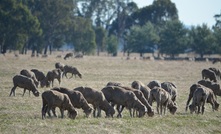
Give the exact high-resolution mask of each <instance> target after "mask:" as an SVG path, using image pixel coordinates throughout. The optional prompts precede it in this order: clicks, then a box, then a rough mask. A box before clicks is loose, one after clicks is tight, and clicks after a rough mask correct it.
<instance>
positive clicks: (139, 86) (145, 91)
mask: <svg viewBox="0 0 221 134" xmlns="http://www.w3.org/2000/svg"><path fill="white" fill-rule="evenodd" d="M131 86H132V87H133V88H135V89H139V90H140V91H141V92H142V93H143V94H144V96H145V98H146V99H147V100H149V97H150V88H149V87H147V86H146V85H144V84H143V83H142V82H141V81H133V82H132V84H131Z"/></svg>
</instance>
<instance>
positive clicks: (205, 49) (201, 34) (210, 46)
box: [190, 24, 215, 58]
mask: <svg viewBox="0 0 221 134" xmlns="http://www.w3.org/2000/svg"><path fill="white" fill-rule="evenodd" d="M190 37H191V48H192V49H193V51H195V52H196V53H197V54H200V57H201V58H203V56H204V55H205V54H212V53H214V52H215V49H214V48H215V38H214V36H213V34H212V30H211V29H210V28H209V27H208V26H207V25H206V24H203V25H202V26H200V25H198V26H196V27H194V26H193V27H192V28H191V31H190Z"/></svg>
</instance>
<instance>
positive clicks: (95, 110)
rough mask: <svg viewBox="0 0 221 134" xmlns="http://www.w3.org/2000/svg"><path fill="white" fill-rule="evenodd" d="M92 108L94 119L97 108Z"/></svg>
mask: <svg viewBox="0 0 221 134" xmlns="http://www.w3.org/2000/svg"><path fill="white" fill-rule="evenodd" d="M93 107H94V111H93V116H94V117H96V109H97V108H96V107H95V106H93Z"/></svg>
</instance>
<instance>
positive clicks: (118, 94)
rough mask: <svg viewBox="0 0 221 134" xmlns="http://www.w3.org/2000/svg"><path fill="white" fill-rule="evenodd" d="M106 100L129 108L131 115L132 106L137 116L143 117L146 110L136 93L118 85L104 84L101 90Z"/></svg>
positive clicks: (119, 112)
mask: <svg viewBox="0 0 221 134" xmlns="http://www.w3.org/2000/svg"><path fill="white" fill-rule="evenodd" d="M101 91H102V92H103V93H104V95H105V97H106V99H107V101H108V102H111V103H113V104H116V105H121V106H123V107H126V108H128V109H129V112H130V116H131V117H132V112H131V110H132V108H134V109H136V110H137V111H138V112H139V113H138V117H143V116H144V115H145V112H146V107H145V106H144V105H143V104H142V103H141V102H140V100H139V99H138V98H137V97H136V95H135V94H134V93H133V92H132V91H127V90H125V89H123V88H122V87H119V86H106V87H104V88H103V89H102V90H101ZM117 110H118V115H119V116H118V117H122V116H121V112H122V111H120V110H119V109H117Z"/></svg>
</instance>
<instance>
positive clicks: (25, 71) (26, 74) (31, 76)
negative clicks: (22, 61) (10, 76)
mask: <svg viewBox="0 0 221 134" xmlns="http://www.w3.org/2000/svg"><path fill="white" fill-rule="evenodd" d="M20 74H21V75H24V76H27V77H29V78H31V79H33V81H34V83H35V86H36V87H38V84H39V83H38V80H37V78H36V76H35V73H33V72H32V71H30V70H27V69H22V70H21V71H20Z"/></svg>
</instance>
